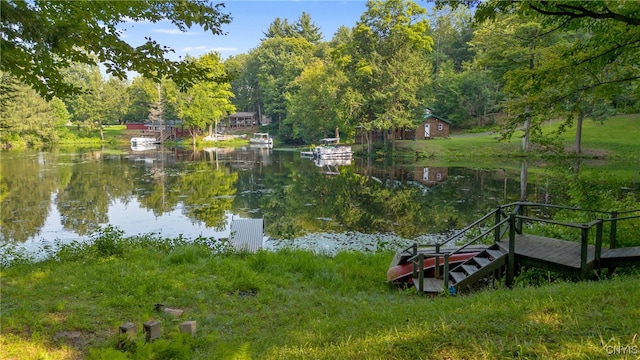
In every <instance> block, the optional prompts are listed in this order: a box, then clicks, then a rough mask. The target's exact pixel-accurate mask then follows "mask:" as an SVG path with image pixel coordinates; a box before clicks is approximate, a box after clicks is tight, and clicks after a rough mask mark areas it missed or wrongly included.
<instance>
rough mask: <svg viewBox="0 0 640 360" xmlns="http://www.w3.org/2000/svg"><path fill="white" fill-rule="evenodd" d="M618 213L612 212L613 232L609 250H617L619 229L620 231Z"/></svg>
mask: <svg viewBox="0 0 640 360" xmlns="http://www.w3.org/2000/svg"><path fill="white" fill-rule="evenodd" d="M617 218H618V212H617V211H612V212H611V230H610V232H609V249H615V248H616V237H617V236H616V235H617V234H616V233H617V229H618V220H617Z"/></svg>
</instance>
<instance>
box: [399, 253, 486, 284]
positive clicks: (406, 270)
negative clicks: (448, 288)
mask: <svg viewBox="0 0 640 360" xmlns="http://www.w3.org/2000/svg"><path fill="white" fill-rule="evenodd" d="M465 250H466V249H465ZM480 251H481V249H469V251H468V252H461V253H456V254H453V255H451V256H450V257H449V268H450V269H452V268H453V267H455V266H456V265H458V264H460V263H462V262H464V261H466V260H469V259H470V258H472V257H474V256H476V255H478V254H479V253H480ZM426 253H427V254H428V253H429V252H426ZM403 255H406V253H404V254H400V253H398V254H396V257H395V258H394V261H392V263H391V266H390V267H389V270H388V271H387V282H391V283H394V284H412V283H413V278H412V277H411V275H412V274H413V264H412V263H411V262H407V260H408V259H409V256H403ZM435 263H436V259H435V257H425V259H424V262H423V264H422V268H423V270H424V271H425V273H424V275H425V276H430V277H433V276H434V269H435ZM443 265H444V256H440V266H443Z"/></svg>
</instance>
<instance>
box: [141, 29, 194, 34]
mask: <svg viewBox="0 0 640 360" xmlns="http://www.w3.org/2000/svg"><path fill="white" fill-rule="evenodd" d="M151 31H153V32H156V33H161V34H168V35H200V34H201V33H199V32H190V31H187V32H183V31H180V30H179V29H153V30H151Z"/></svg>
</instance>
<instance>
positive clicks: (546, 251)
mask: <svg viewBox="0 0 640 360" xmlns="http://www.w3.org/2000/svg"><path fill="white" fill-rule="evenodd" d="M529 212H532V213H534V214H535V215H536V216H530V215H529ZM555 212H563V214H564V215H565V216H566V215H567V214H578V215H580V216H581V217H580V219H581V220H580V221H582V222H577V221H574V222H566V221H565V222H561V221H557V220H554V219H553V215H554V213H555ZM585 214H586V215H585ZM540 215H544V216H540ZM576 216H577V215H576ZM585 218H586V220H585ZM528 223H537V224H541V225H539V226H540V228H542V227H544V226H545V225H549V226H555V227H560V228H563V229H566V230H564V231H565V232H566V233H567V234H570V233H573V234H574V235H573V237H574V239H569V240H565V239H556V238H550V237H546V236H544V234H530V233H525V230H528V229H529V227H527V226H525V225H523V224H528ZM633 224H640V209H632V210H624V211H608V212H607V211H600V210H587V209H580V208H572V207H566V206H560V205H549V204H536V203H528V202H517V203H512V204H507V205H502V206H499V207H497V208H496V209H494V210H493V211H491V212H489V213H487V214H486V215H484V216H483V217H481V218H480V219H478V220H476V221H475V222H473V223H471V224H470V225H468V226H466V227H465V228H464V229H462V230H460V231H458V232H456V233H455V234H453V235H452V236H450V237H449V238H448V239H446V240H445V241H443V242H441V243H437V244H435V245H434V246H430V247H427V248H424V247H419V245H418V244H413V245H412V246H411V247H408V248H406V249H403V250H400V251H399V252H398V253H397V254H396V257H395V258H394V260H393V261H392V264H391V267H390V269H389V271H388V272H387V280H388V281H390V282H395V283H397V284H401V283H403V282H404V283H410V284H413V286H415V287H416V288H417V289H418V292H419V293H426V294H439V293H443V292H444V293H447V292H448V293H450V294H457V293H458V292H459V291H461V290H468V289H471V288H472V286H475V285H474V284H478V283H484V284H487V282H486V280H496V279H501V278H502V276H503V275H504V283H505V285H506V286H507V287H512V286H513V283H514V277H515V275H516V273H517V272H518V270H519V268H520V267H523V266H524V267H529V268H531V267H534V268H541V269H545V270H551V271H554V272H560V273H563V274H565V275H567V276H571V277H573V278H579V279H584V278H586V276H587V275H588V274H589V273H590V272H591V271H598V270H600V269H602V268H607V269H609V271H611V270H612V269H614V268H616V267H623V266H637V265H640V246H637V245H636V244H633V243H632V244H631V246H626V247H622V248H620V247H618V244H617V242H618V241H617V237H618V235H617V232H618V228H619V227H620V226H623V225H624V226H626V227H627V229H629V228H633V226H632V225H633ZM630 225H631V226H630ZM605 229H606V230H608V232H609V236H608V239H607V237H605V236H604V233H605ZM627 231H628V230H627ZM576 235H577V236H576ZM575 238H579V239H580V240H576V239H575ZM607 240H608V241H607ZM461 242H464V244H460V243H461ZM607 242H608V244H607ZM448 244H460V245H456V246H451V245H448ZM483 244H490V245H483Z"/></svg>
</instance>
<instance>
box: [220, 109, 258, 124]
mask: <svg viewBox="0 0 640 360" xmlns="http://www.w3.org/2000/svg"><path fill="white" fill-rule="evenodd" d="M227 120H228V121H229V128H238V127H252V126H256V125H258V120H259V119H258V113H257V112H237V113H233V114H229V116H227Z"/></svg>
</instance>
